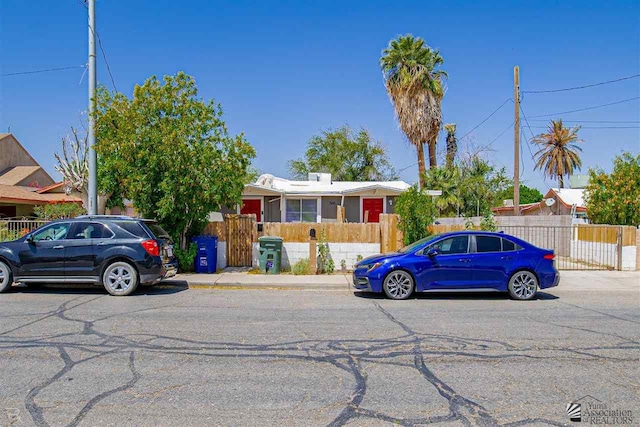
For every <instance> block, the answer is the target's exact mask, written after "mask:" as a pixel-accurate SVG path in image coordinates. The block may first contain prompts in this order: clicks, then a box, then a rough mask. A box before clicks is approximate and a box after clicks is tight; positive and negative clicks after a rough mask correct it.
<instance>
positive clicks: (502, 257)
mask: <svg viewBox="0 0 640 427" xmlns="http://www.w3.org/2000/svg"><path fill="white" fill-rule="evenodd" d="M511 258H513V257H511V256H508V255H505V256H501V257H500V259H507V260H508V259H511Z"/></svg>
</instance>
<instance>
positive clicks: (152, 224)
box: [144, 222, 171, 238]
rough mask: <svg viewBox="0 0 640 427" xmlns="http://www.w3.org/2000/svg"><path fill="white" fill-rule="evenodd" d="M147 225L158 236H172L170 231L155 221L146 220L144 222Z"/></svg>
mask: <svg viewBox="0 0 640 427" xmlns="http://www.w3.org/2000/svg"><path fill="white" fill-rule="evenodd" d="M144 224H145V225H146V226H147V227H149V230H151V232H152V233H153V234H154V236H156V237H157V238H165V237H171V236H169V233H167V232H166V231H165V230H164V228H162V227H160V226H159V225H158V224H156V223H155V222H145V223H144Z"/></svg>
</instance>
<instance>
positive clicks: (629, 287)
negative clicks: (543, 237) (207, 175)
mask: <svg viewBox="0 0 640 427" xmlns="http://www.w3.org/2000/svg"><path fill="white" fill-rule="evenodd" d="M178 281H181V282H186V283H187V284H188V285H189V287H190V288H230V289H232V288H242V289H282V290H287V289H292V290H301V289H315V290H321V289H333V290H336V289H343V290H344V289H351V273H349V274H332V275H313V276H311V275H307V276H295V275H292V274H280V275H270V274H248V273H246V272H225V273H220V274H179V275H177V276H176V277H174V278H172V279H171V280H169V281H166V282H164V283H165V284H167V285H169V284H171V282H178ZM553 289H558V290H563V291H564V290H567V291H603V290H607V289H615V290H619V291H635V292H640V271H572V270H562V271H560V285H559V286H558V287H557V288H552V289H551V290H553Z"/></svg>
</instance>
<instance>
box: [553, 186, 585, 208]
mask: <svg viewBox="0 0 640 427" xmlns="http://www.w3.org/2000/svg"><path fill="white" fill-rule="evenodd" d="M551 192H553V193H555V194H556V195H557V196H558V199H559V200H560V201H561V202H563V203H564V204H565V205H566V206H567V207H571V206H573V205H576V206H578V207H582V208H584V207H586V205H585V203H584V189H583V188H552V189H551V190H549V193H547V196H546V198H549V197H553V194H551Z"/></svg>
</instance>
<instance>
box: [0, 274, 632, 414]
mask: <svg viewBox="0 0 640 427" xmlns="http://www.w3.org/2000/svg"><path fill="white" fill-rule="evenodd" d="M629 283H630V282H627V284H626V285H625V286H613V285H612V286H608V284H607V283H606V282H605V281H603V282H602V283H600V284H598V283H596V284H595V285H591V286H590V287H588V288H587V289H586V290H585V289H582V290H581V288H580V286H578V285H579V283H574V284H573V285H575V286H572V284H571V283H566V281H565V283H564V286H561V287H559V288H556V289H553V290H551V291H550V292H547V293H542V294H540V298H539V299H537V300H535V301H530V302H516V301H511V300H509V299H507V298H506V297H504V296H502V295H497V294H491V295H487V294H455V295H452V294H449V295H433V294H431V295H428V296H419V297H418V298H415V299H411V300H408V301H402V302H396V301H389V300H386V299H383V298H379V297H373V296H368V295H354V293H353V292H350V291H348V290H347V289H338V290H327V291H319V290H298V291H282V290H238V289H222V290H221V289H185V288H184V287H180V286H176V287H166V288H160V289H150V290H147V291H143V292H138V293H136V294H135V295H134V296H131V297H125V298H118V297H110V296H107V295H106V294H105V292H103V291H101V290H92V289H86V288H85V289H71V290H70V289H52V288H41V289H34V290H31V289H14V290H13V291H11V292H10V293H8V294H3V295H0V426H5V425H15V426H22V425H38V426H44V425H51V426H63V425H83V426H103V425H104V426H129V425H130V426H147V425H150V426H151V425H153V426H156V425H158V426H190V425H202V426H205V425H206V426H214V425H246V426H267V425H274V426H275V425H277V426H282V425H286V426H289V425H292V426H298V425H299V426H309V425H358V426H359V425H364V426H381V425H394V424H401V425H421V424H427V423H439V424H442V425H454V426H458V425H459V426H464V425H483V426H489V425H511V426H519V425H546V424H550V425H568V424H571V423H570V421H569V418H568V416H567V414H566V412H565V408H566V405H567V404H568V403H570V402H573V401H575V400H578V399H580V398H581V397H583V396H585V395H588V396H591V397H589V398H587V399H593V398H595V399H598V400H599V401H601V402H603V403H604V404H606V405H608V407H609V408H617V409H620V410H634V411H635V413H634V417H635V418H634V420H633V422H634V423H635V424H637V423H638V419H639V417H640V394H639V393H640V363H639V355H640V351H639V350H640V327H639V323H640V310H639V305H640V293H639V290H638V287H635V286H633V285H631V286H629Z"/></svg>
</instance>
